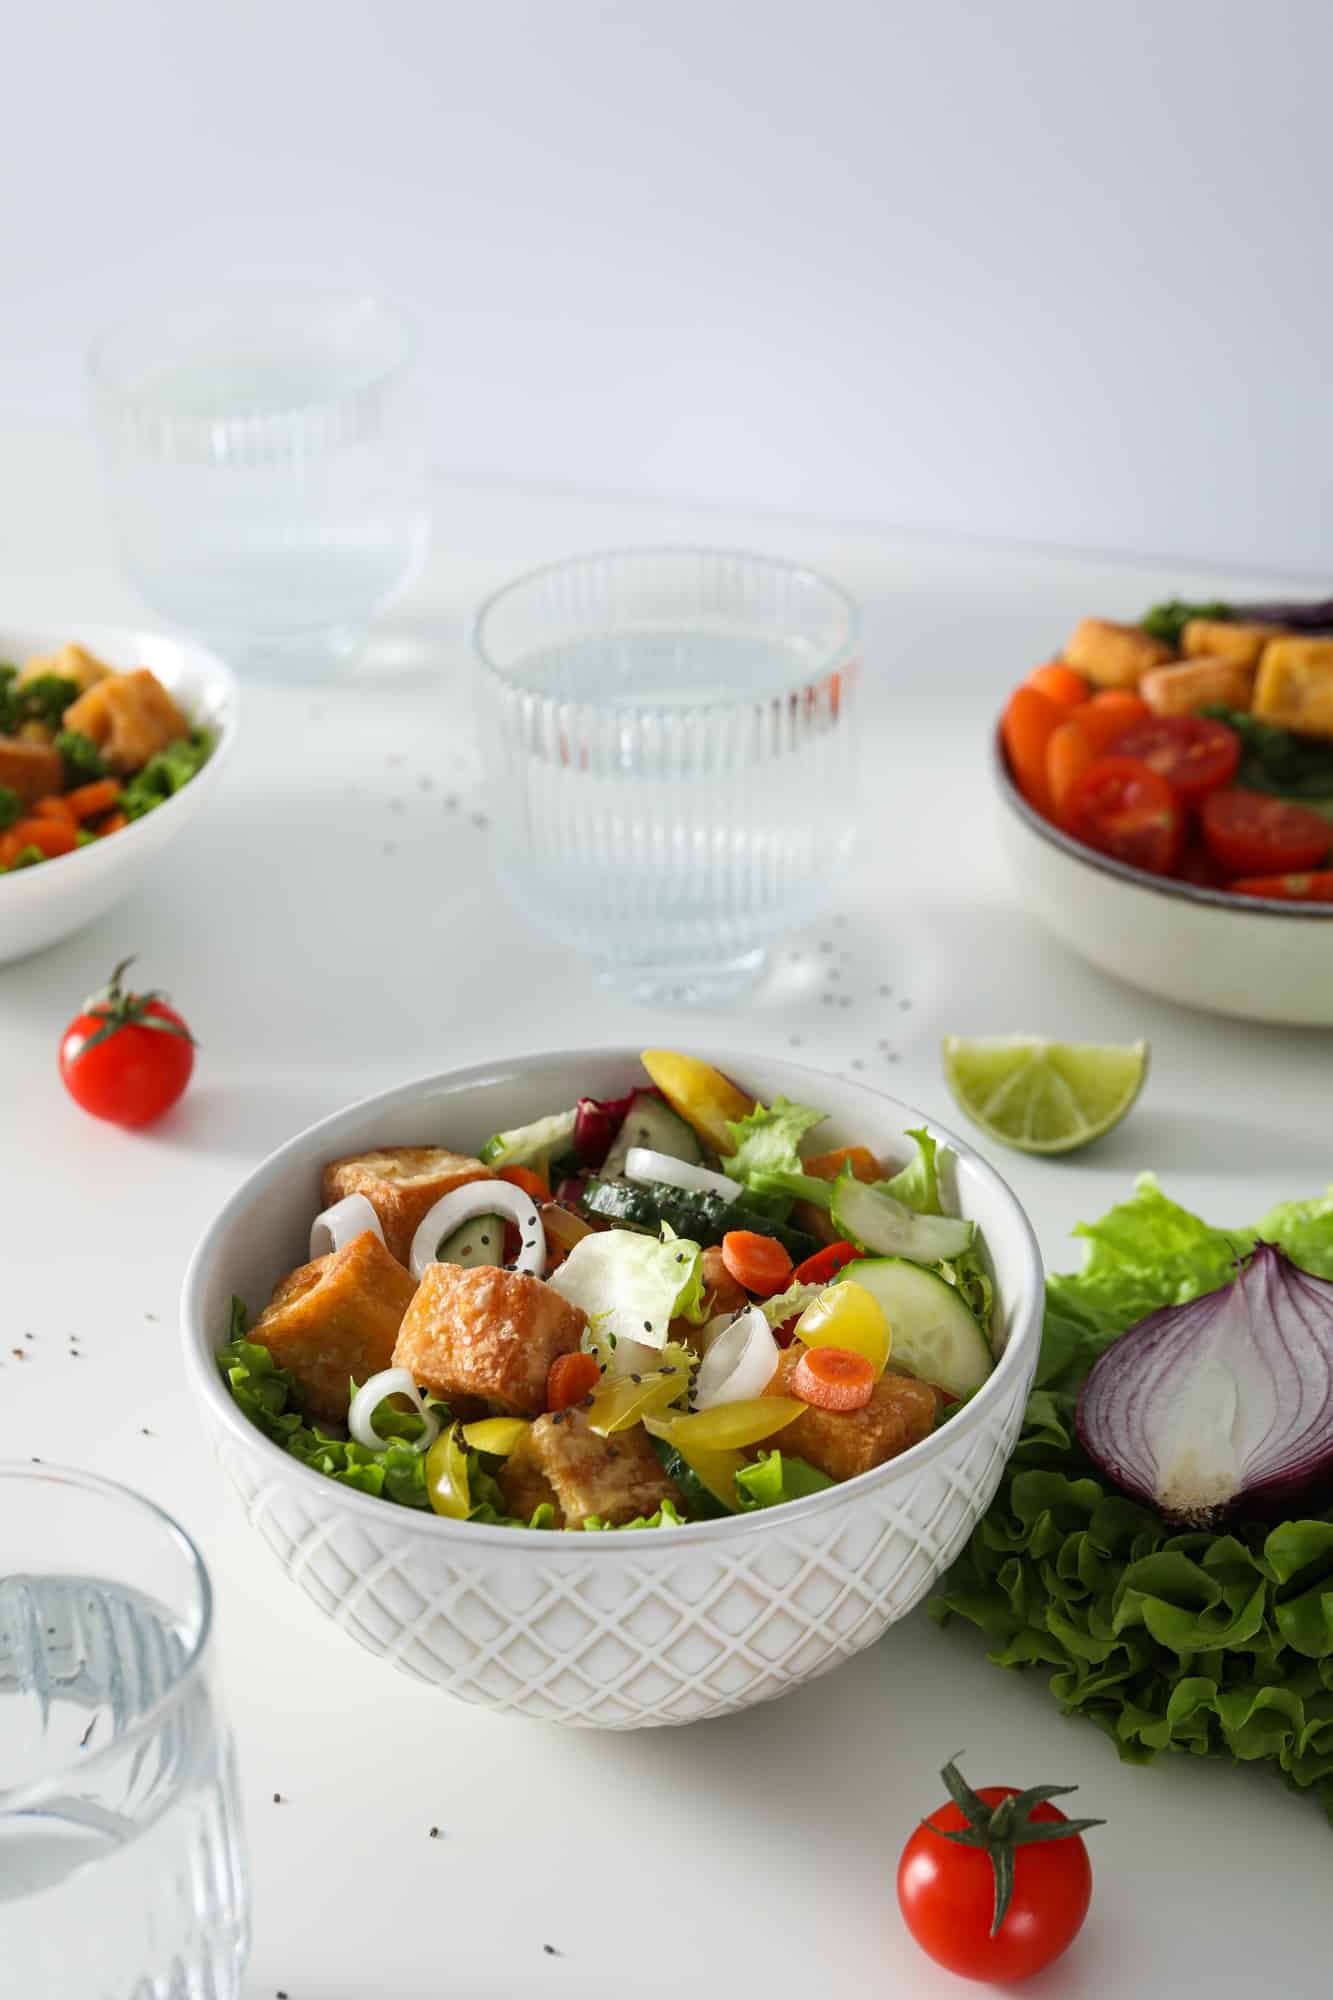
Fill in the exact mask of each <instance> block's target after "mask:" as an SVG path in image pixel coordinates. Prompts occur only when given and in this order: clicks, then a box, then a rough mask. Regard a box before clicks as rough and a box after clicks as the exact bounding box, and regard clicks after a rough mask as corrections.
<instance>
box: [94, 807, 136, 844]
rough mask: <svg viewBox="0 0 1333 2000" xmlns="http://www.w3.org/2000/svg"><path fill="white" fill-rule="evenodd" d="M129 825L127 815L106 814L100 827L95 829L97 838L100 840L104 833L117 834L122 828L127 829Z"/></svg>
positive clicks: (118, 813)
mask: <svg viewBox="0 0 1333 2000" xmlns="http://www.w3.org/2000/svg"><path fill="white" fill-rule="evenodd" d="M129 823H130V820H129V814H128V813H123V812H113V813H108V814H107V816H106V818H105V819H104V820H103V821H102V823H101V825H100V826H99V827H98V828H97V838H98V839H99V840H100V839H101V838H102V835H103V834H104V833H119V832H120V831H121V829H122V828H123V827H127V826H128V825H129Z"/></svg>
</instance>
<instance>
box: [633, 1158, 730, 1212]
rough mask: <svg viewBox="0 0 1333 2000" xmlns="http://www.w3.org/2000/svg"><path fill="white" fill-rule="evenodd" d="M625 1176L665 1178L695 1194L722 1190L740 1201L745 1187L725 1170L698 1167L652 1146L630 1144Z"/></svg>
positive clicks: (670, 1183)
mask: <svg viewBox="0 0 1333 2000" xmlns="http://www.w3.org/2000/svg"><path fill="white" fill-rule="evenodd" d="M625 1178H626V1180H630V1181H663V1182H665V1184H666V1185H667V1186H668V1187H678V1188H688V1189H689V1190H690V1192H691V1193H692V1194H720V1195H724V1196H725V1197H726V1199H727V1200H728V1201H738V1200H739V1199H740V1197H741V1196H742V1195H743V1194H744V1192H745V1189H744V1188H743V1187H742V1186H741V1184H740V1182H739V1181H733V1180H730V1179H729V1178H728V1176H727V1175H726V1174H715V1173H713V1171H712V1170H711V1168H709V1167H696V1166H695V1165H694V1164H693V1162H692V1161H690V1160H677V1159H674V1158H673V1157H672V1155H671V1154H670V1153H658V1152H655V1151H654V1149H653V1148H652V1147H651V1146H631V1147H630V1149H629V1152H628V1154H627V1155H626V1158H625Z"/></svg>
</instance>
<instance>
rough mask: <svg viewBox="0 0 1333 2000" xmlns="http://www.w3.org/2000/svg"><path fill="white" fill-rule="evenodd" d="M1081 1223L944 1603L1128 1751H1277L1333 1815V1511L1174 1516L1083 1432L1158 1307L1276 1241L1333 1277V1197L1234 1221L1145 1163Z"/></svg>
mask: <svg viewBox="0 0 1333 2000" xmlns="http://www.w3.org/2000/svg"><path fill="white" fill-rule="evenodd" d="M1078 1233H1079V1234H1081V1235H1082V1236H1083V1237H1084V1238H1085V1239H1086V1241H1087V1243H1088V1245H1089V1250H1088V1255H1087V1259H1086V1262H1085V1264H1084V1267H1083V1269H1082V1271H1080V1272H1076V1273H1073V1274H1071V1275H1066V1276H1053V1277H1051V1278H1050V1279H1049V1280H1048V1282H1047V1294H1046V1319H1045V1325H1044V1330H1043V1336H1042V1352H1041V1359H1040V1362H1039V1366H1038V1374H1037V1382H1038V1386H1037V1387H1036V1388H1035V1389H1034V1391H1033V1393H1032V1395H1031V1397H1030V1398H1029V1400H1028V1407H1027V1411H1026V1414H1025V1418H1024V1423H1023V1429H1022V1432H1021V1435H1020V1437H1019V1440H1018V1444H1017V1446H1016V1448H1015V1450H1014V1454H1013V1457H1012V1458H1011V1460H1010V1462H1009V1464H1008V1466H1007V1467H1006V1468H1005V1471H1004V1474H1003V1476H1002V1478H1001V1482H1000V1486H999V1489H998V1491H997V1493H996V1496H995V1499H994V1501H993V1502H992V1504H991V1507H990V1509H989V1511H988V1513H987V1514H986V1515H985V1516H984V1517H983V1519H982V1520H981V1521H980V1522H979V1523H978V1525H977V1527H976V1529H975V1530H974V1532H973V1535H972V1537H971V1540H970V1541H969V1542H968V1544H967V1546H966V1547H965V1549H964V1550H963V1553H962V1555H961V1556H960V1557H959V1559H958V1561H957V1562H956V1563H955V1565H954V1567H953V1568H952V1570H951V1571H950V1572H949V1575H948V1576H947V1578H946V1579H945V1582H944V1586H943V1588H942V1590H941V1591H940V1592H939V1594H938V1595H937V1596H936V1597H935V1598H934V1600H933V1601H932V1603H931V1607H930V1608H931V1612H932V1615H933V1616H934V1617H935V1618H936V1619H937V1620H938V1621H939V1622H941V1623H945V1622H947V1621H948V1620H949V1619H951V1618H962V1619H965V1620H967V1621H968V1622H969V1623H971V1624H973V1625H976V1626H977V1627H979V1629H980V1630H981V1631H982V1632H983V1633H984V1634H985V1637H986V1640H987V1643H988V1646H989V1648H990V1657H991V1658H992V1660H994V1661H995V1662H996V1663H997V1664H998V1665H1000V1666H1006V1667H1027V1668H1034V1669H1036V1670H1038V1671H1039V1672H1041V1673H1043V1674H1044V1675H1045V1676H1046V1678H1047V1682H1048V1685H1049V1687H1050V1691H1051V1694H1052V1696H1053V1697H1054V1699H1055V1701H1056V1702H1057V1704H1058V1705H1059V1707H1060V1708H1061V1710H1062V1711H1063V1712H1064V1713H1066V1714H1080V1715H1083V1716H1086V1717H1087V1719H1088V1720H1089V1721H1091V1722H1093V1723H1095V1724H1096V1725H1097V1727H1098V1728H1100V1729H1102V1730H1103V1731H1104V1732H1105V1733H1106V1735H1108V1736H1109V1737H1110V1738H1111V1740H1112V1742H1113V1743H1114V1744H1115V1746H1116V1748H1117V1750H1118V1752H1119V1754H1120V1755H1121V1756H1122V1757H1123V1758H1126V1759H1128V1760H1129V1761H1131V1762H1136V1763H1143V1762H1147V1761H1148V1760H1150V1759H1151V1758H1153V1757H1155V1756H1156V1755H1157V1754H1158V1753H1159V1752H1162V1751H1171V1750H1175V1751H1188V1752H1189V1753H1191V1754H1192V1755H1195V1756H1219V1757H1229V1758H1237V1759H1242V1760H1245V1761H1262V1762H1266V1763H1267V1764H1269V1765H1270V1766H1271V1767H1272V1768H1273V1770H1274V1771H1275V1772H1276V1773H1277V1774H1278V1775H1280V1776H1281V1777H1282V1778H1283V1779H1284V1780H1285V1781H1286V1782H1287V1783H1288V1784H1290V1785H1292V1786H1294V1787H1296V1788H1298V1789H1301V1790H1307V1791H1314V1792H1315V1794H1316V1795H1317V1797H1318V1798H1319V1800H1320V1802H1321V1804H1322V1805H1323V1807H1324V1809H1325V1811H1326V1812H1327V1813H1328V1815H1329V1817H1330V1819H1333V1521H1329V1520H1322V1519H1296V1520H1291V1521H1284V1522H1282V1523H1281V1524H1280V1525H1278V1526H1273V1525H1272V1524H1271V1523H1269V1522H1263V1521H1244V1520H1242V1521H1238V1522H1234V1523H1230V1524H1228V1525H1227V1526H1226V1527H1225V1529H1224V1531H1223V1532H1220V1533H1219V1532H1216V1531H1213V1530H1198V1529H1191V1530H1188V1531H1182V1530H1179V1529H1175V1528H1171V1527H1169V1526H1168V1525H1167V1524H1165V1523H1164V1522H1162V1521H1161V1520H1159V1519H1158V1517H1157V1516H1156V1515H1155V1514H1153V1513H1152V1512H1151V1510H1150V1509H1148V1508H1145V1507H1143V1506H1141V1505H1139V1504H1138V1503H1137V1502H1135V1501H1131V1500H1129V1499H1127V1498H1126V1496H1125V1495H1124V1494H1122V1493H1121V1492H1119V1491H1118V1489H1116V1488H1115V1487H1114V1486H1113V1485H1112V1484H1111V1483H1110V1481H1109V1480H1107V1479H1106V1478H1104V1477H1103V1475H1102V1474H1101V1472H1100V1471H1099V1470H1098V1469H1097V1468H1096V1467H1095V1466H1094V1465H1093V1464H1092V1463H1091V1461H1090V1460H1088V1459H1087V1458H1085V1457H1084V1455H1083V1453H1082V1451H1081V1450H1080V1448H1079V1445H1078V1442H1077V1438H1076V1436H1075V1432H1074V1410H1075V1404H1076V1400H1077V1395H1078V1390H1079V1387H1080V1386H1081V1384H1082V1382H1083V1379H1084V1377H1085V1376H1086V1374H1087V1372H1088V1369H1089V1368H1090V1367H1091V1365H1092V1363H1093V1362H1094V1361H1095V1360H1096V1358H1097V1356H1098V1355H1099V1354H1100V1353H1102V1352H1103V1351H1104V1349H1105V1348H1106V1347H1107V1346H1108V1345H1109V1344H1110V1343H1111V1342H1112V1341H1113V1340H1115V1339H1116V1338H1117V1337H1118V1335H1119V1334H1121V1333H1123V1332H1125V1331H1127V1330H1128V1328H1129V1327H1131V1326H1132V1325H1134V1324H1136V1323H1137V1321H1138V1320H1139V1319H1141V1318H1142V1317H1143V1316H1144V1315H1145V1314H1146V1313H1149V1312H1152V1311H1155V1310H1156V1309H1157V1308H1158V1307H1159V1306H1164V1305H1171V1304H1177V1303H1181V1302H1183V1301H1185V1300H1187V1299H1191V1298H1196V1297H1198V1296H1199V1295H1200V1294H1201V1293H1203V1292H1206V1291H1211V1290H1214V1289H1216V1287H1217V1286H1218V1285H1220V1284H1225V1283H1226V1282H1227V1281H1228V1279H1229V1278H1230V1277H1231V1275H1232V1274H1233V1272H1234V1269H1235V1264H1236V1259H1237V1257H1238V1256H1243V1255H1244V1254H1246V1253H1247V1252H1248V1250H1249V1248H1250V1247H1251V1246H1252V1245H1253V1243H1254V1242H1255V1240H1256V1239H1257V1238H1260V1237H1262V1238H1264V1239H1266V1240H1268V1241H1274V1242H1280V1243H1282V1245H1283V1247H1284V1248H1285V1249H1286V1250H1287V1253H1288V1255H1289V1256H1291V1257H1292V1258H1293V1259H1294V1260H1295V1261H1296V1262H1298V1263H1303V1264H1304V1265H1305V1268H1306V1269H1309V1270H1313V1271H1315V1272H1316V1274H1317V1275H1324V1276H1329V1275H1333V1192H1331V1193H1330V1194H1329V1195H1326V1196H1324V1197H1322V1198H1319V1199H1316V1200H1313V1201H1308V1202H1292V1203H1284V1204H1283V1205H1282V1206H1281V1207H1279V1208H1277V1209H1274V1210H1273V1211H1271V1213H1270V1214H1269V1215H1267V1216H1265V1217H1264V1219H1263V1222H1262V1223H1261V1224H1260V1226H1259V1228H1258V1230H1249V1229H1244V1230H1220V1229H1214V1228H1212V1227H1210V1226H1209V1225H1208V1224H1207V1223H1205V1222H1203V1221H1201V1220H1200V1219H1199V1218H1198V1217H1197V1216H1194V1215H1191V1214H1190V1213H1189V1212H1188V1211H1187V1210H1185V1209H1182V1208H1179V1207H1177V1205H1176V1204H1175V1203H1174V1202H1171V1201H1169V1200H1168V1199H1167V1197H1166V1196H1165V1195H1164V1194H1163V1193H1162V1191H1161V1189H1160V1188H1159V1187H1158V1185H1157V1183H1156V1181H1155V1180H1153V1179H1152V1177H1151V1176H1146V1175H1145V1176H1144V1177H1143V1179H1141V1180H1140V1181H1139V1183H1138V1186H1137V1188H1136V1191H1135V1194H1134V1196H1133V1198H1132V1199H1131V1200H1130V1201H1127V1202H1122V1203H1121V1204H1120V1205H1119V1206H1118V1207H1116V1208H1114V1209H1112V1210H1111V1212H1110V1214H1109V1215H1107V1216H1105V1217H1103V1218H1102V1220H1101V1221H1100V1222H1098V1223H1094V1224H1090V1225H1087V1226H1085V1227H1084V1228H1083V1229H1081V1230H1080V1231H1079V1232H1078ZM1321 1267H1322V1268H1321Z"/></svg>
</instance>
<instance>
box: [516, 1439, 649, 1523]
mask: <svg viewBox="0 0 1333 2000" xmlns="http://www.w3.org/2000/svg"><path fill="white" fill-rule="evenodd" d="M495 1476H496V1478H497V1480H498V1481H499V1483H500V1491H501V1493H503V1495H504V1503H505V1511H506V1512H507V1513H510V1514H512V1515H514V1517H515V1519H517V1520H519V1521H530V1520H531V1519H532V1517H533V1515H534V1514H535V1513H536V1511H537V1509H538V1508H539V1507H554V1508H555V1519H556V1526H557V1527H563V1526H564V1520H565V1517H564V1514H563V1512H562V1510H561V1506H560V1501H559V1497H558V1496H557V1494H556V1490H555V1488H554V1486H552V1484H551V1482H550V1480H549V1479H548V1478H547V1477H546V1474H545V1473H544V1472H543V1471H542V1469H541V1467H540V1465H538V1463H537V1461H536V1459H535V1458H534V1457H533V1453H532V1440H531V1435H530V1434H529V1436H528V1437H525V1438H524V1439H523V1440H522V1442H521V1443H520V1444H519V1445H517V1446H516V1448H515V1449H514V1450H513V1451H511V1452H510V1454H509V1456H508V1458H507V1459H506V1460H505V1462H504V1464H503V1465H502V1466H501V1467H500V1469H499V1471H498V1472H497V1473H496V1475H495ZM630 1518H631V1519H633V1516H632V1515H631V1517H630Z"/></svg>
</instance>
